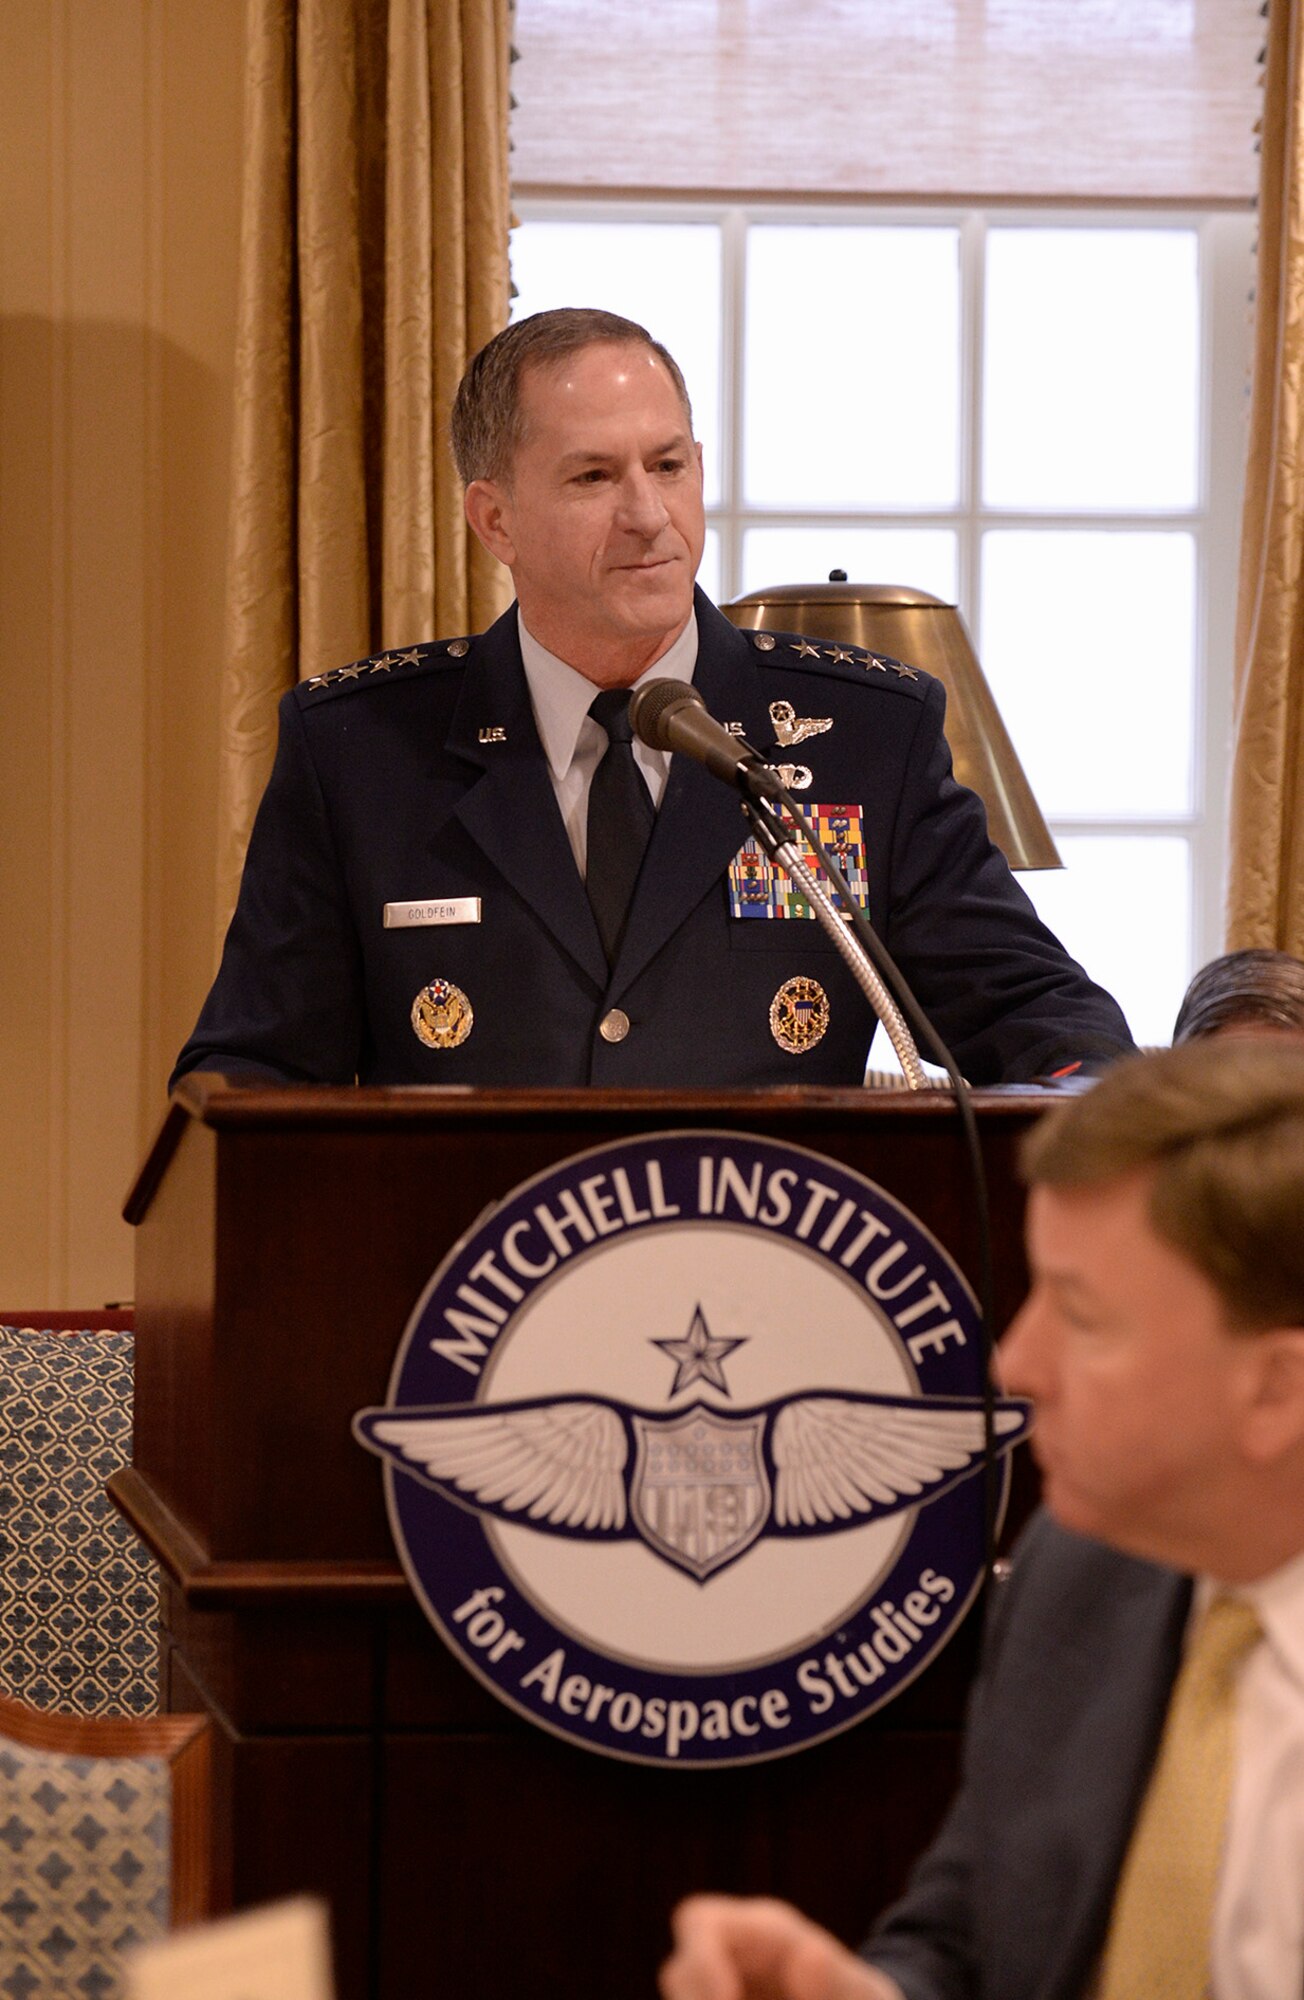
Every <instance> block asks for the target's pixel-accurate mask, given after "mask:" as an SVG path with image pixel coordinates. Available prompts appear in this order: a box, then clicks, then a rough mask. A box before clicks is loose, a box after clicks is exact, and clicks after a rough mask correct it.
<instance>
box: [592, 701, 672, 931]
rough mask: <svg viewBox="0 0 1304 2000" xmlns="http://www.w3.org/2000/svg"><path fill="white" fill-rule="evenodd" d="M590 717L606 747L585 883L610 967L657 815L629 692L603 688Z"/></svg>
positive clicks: (597, 775) (595, 792)
mask: <svg viewBox="0 0 1304 2000" xmlns="http://www.w3.org/2000/svg"><path fill="white" fill-rule="evenodd" d="M589 714H590V715H591V716H592V717H593V720H594V721H595V722H596V723H597V725H598V727H599V729H605V731H606V733H607V748H606V751H605V752H604V754H603V758H602V762H601V763H600V764H599V765H598V768H597V770H596V771H595V772H594V773H593V782H592V784H591V785H590V786H589V822H588V859H587V862H586V864H585V875H584V883H585V887H586V888H587V890H588V892H589V902H590V903H591V904H592V906H593V914H594V916H595V917H596V918H597V922H598V932H599V935H600V936H601V938H602V948H603V950H604V951H605V952H606V954H607V963H608V965H612V964H614V963H615V958H616V953H617V951H618V950H619V948H620V940H621V937H622V936H623V934H624V930H625V919H626V917H627V916H628V914H629V902H630V897H631V896H632V895H633V893H634V883H635V882H636V880H637V879H638V871H639V868H640V867H641V866H642V862H643V850H644V848H645V847H646V846H647V842H648V835H649V834H650V833H651V831H652V822H653V820H654V819H655V817H656V811H655V808H654V807H653V804H652V795H651V793H650V792H649V791H648V788H647V786H646V784H645V783H644V781H643V773H642V772H641V771H640V770H639V768H638V765H637V764H636V763H635V761H634V736H633V731H632V730H631V729H630V726H629V689H628V688H604V689H603V691H602V693H601V694H599V695H595V697H594V699H593V700H592V701H591V702H590V704H589Z"/></svg>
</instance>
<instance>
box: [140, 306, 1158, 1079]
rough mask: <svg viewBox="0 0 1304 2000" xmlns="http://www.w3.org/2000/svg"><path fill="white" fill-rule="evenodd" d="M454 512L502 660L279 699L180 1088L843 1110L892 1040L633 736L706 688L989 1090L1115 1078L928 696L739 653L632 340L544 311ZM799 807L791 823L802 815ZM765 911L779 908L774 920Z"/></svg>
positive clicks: (866, 663)
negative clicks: (772, 768) (833, 1105)
mask: <svg viewBox="0 0 1304 2000" xmlns="http://www.w3.org/2000/svg"><path fill="white" fill-rule="evenodd" d="M453 442H454V450H455V452H456V455H457V459H458V464H459V468H460V470H461V472H462V475H463V478H464V480H465V482H466V512H467V518H468V520H469V521H470V524H471V526H472V528H473V529H474V531H475V533H476V534H477V535H478V536H479V538H480V540H481V541H482V542H483V543H484V545H485V547H486V548H487V549H489V550H490V551H491V553H492V554H493V555H495V556H496V557H498V559H499V560H500V561H502V562H503V563H505V564H506V565H507V567H508V568H509V569H510V571H511V573H512V578H513V582H514V584H515V587H516V594H517V602H516V604H515V605H514V606H513V607H512V608H511V610H510V611H508V612H507V613H506V614H505V615H504V617H502V618H501V619H499V620H498V622H497V623H496V624H495V625H494V626H493V627H492V628H491V629H490V630H489V631H488V632H486V633H484V634H482V635H480V636H478V637H475V638H459V639H454V640H451V641H443V642H440V643H438V644H433V645H417V646H413V647H411V648H410V649H408V650H406V651H403V652H391V653H386V654H381V655H378V656H377V657H375V658H373V659H369V660H364V661H360V662H357V663H356V664H355V665H353V666H351V667H346V668H342V669H339V670H336V671H335V672H332V673H328V674H324V675H321V676H319V677H318V678H317V679H315V680H312V681H308V682H305V683H303V684H301V685H300V686H298V687H296V688H295V689H293V690H292V691H291V692H290V693H289V694H287V695H286V696H285V698H284V701H283V703H282V706H281V734H280V744H279V748H278V753H277V759H276V764H275V768H274V770H273V773H272V777H271V780H270V783H269V785H268V788H267V792H266V795H265V797H264V799H263V802H262V805H261V808H260V810H259V813H258V817H257V821H256V824H255V827H254V831H253V836H252V840H251V843H250V848H249V855H248V860H247V863H246V868H245V875H244V881H243V884H242V887H241V892H240V899H239V904H238V907H237V910H236V914H235V917H234V919H233V921H232V924H231V929H230V932H229V935H228V938H227V942H226V949H225V953H224V955H223V960H222V966H221V970H220V972H219V974H218V977H217V981H216V983H215V985H214V987H213V990H212V992H211V993H210V995H209V998H208V1001H207V1003H206V1004H205V1007H204V1009H203V1012H202V1014H201V1016H200V1019H199V1022H198V1025H197V1027H196V1029H195V1032H194V1034H193V1035H192V1037H191V1039H190V1041H189V1042H188V1043H187V1045H186V1047H185V1049H184V1050H183V1051H182V1055H181V1058H180V1061H179V1063H178V1066H177V1072H176V1074H177V1075H178V1076H179V1075H181V1074H184V1073H185V1072H186V1071H188V1070H193V1069H199V1068H209V1069H217V1070H222V1071H225V1072H227V1073H228V1074H233V1073H241V1074H249V1075H254V1076H261V1077H265V1078H281V1079H286V1080H292V1081H299V1080H303V1081H320V1082H347V1081H351V1080H353V1079H354V1078H356V1079H357V1080H359V1081H360V1082H363V1083H459V1084H555V1085H573V1084H583V1083H594V1084H606V1085H613V1086H617V1087H620V1086H627V1085H659V1086H691V1085H709V1084H726V1085H727V1084H776V1083H789V1082H793V1083H795V1082H804V1083H818V1084H853V1083H856V1082H858V1081H859V1080H860V1078H861V1076H862V1074H863V1071H864V1064H865V1055H866V1050H867V1047H868V1043H869V1039H870V1034H871V1031H872V1028H873V1025H874V1024H873V1020H872V1018H871V1016H870V1012H869V1009H868V1007H867V1005H866V1003H865V1001H864V999H863V998H862V996H861V994H860V992H859V990H858V989H857V988H856V986H855V985H854V983H853V981H852V980H851V977H850V975H849V973H848V972H847V970H846V968H845V967H844V965H843V963H842V961H841V959H840V957H839V956H838V955H837V953H836V951H835V949H834V947H833V946H832V945H831V944H830V942H829V941H828V940H827V939H826V937H825V935H824V933H823V931H822V930H821V928H820V927H819V925H818V923H817V922H815V921H814V919H813V918H812V917H811V916H810V914H809V912H808V909H807V906H806V905H805V903H804V902H802V901H800V900H799V899H796V898H794V897H793V896H792V895H791V894H790V893H789V891H788V888H787V885H786V883H784V882H783V881H782V880H776V879H775V877H774V874H773V871H772V870H771V867H770V864H769V863H768V861H764V860H763V859H762V858H760V857H758V855H757V854H756V852H755V851H754V850H749V849H746V848H745V847H744V842H745V840H746V835H747V828H746V825H745V823H744V821H743V818H742V816H741V811H740V806H739V801H738V799H737V797H736V796H735V795H733V794H732V793H731V791H730V790H729V789H728V788H727V787H726V786H723V785H721V784H720V783H718V781H717V780H715V779H714V778H712V777H711V776H710V775H709V774H708V773H707V772H706V771H705V770H704V769H703V768H702V767H701V766H699V765H698V764H696V763H693V762H690V761H689V760H687V759H686V758H683V757H673V758H672V757H671V756H669V755H668V754H667V753H665V752H661V751H656V750H651V749H648V748H646V747H645V746H643V745H642V744H634V745H631V744H630V742H629V740H628V720H627V714H626V711H627V700H625V699H621V698H620V694H621V691H623V690H629V689H633V688H635V687H638V686H639V685H640V684H641V683H642V682H643V681H644V680H646V679H653V678H658V677H661V676H667V677H670V678H674V679H678V680H682V681H691V682H693V684H694V686H695V687H696V689H697V691H698V692H699V693H700V695H701V697H702V699H703V701H704V702H705V704H706V706H707V708H708V709H709V710H710V711H711V713H712V714H713V715H714V716H716V717H717V718H718V719H719V720H720V721H721V722H723V723H725V724H726V725H727V726H729V727H734V728H737V729H739V730H741V732H742V734H744V735H745V736H746V737H747V738H748V739H749V740H750V741H751V742H753V743H755V744H756V745H758V747H760V748H761V749H762V750H764V752H765V753H766V754H767V756H769V757H770V758H771V759H772V761H774V762H776V763H778V762H782V761H785V759H786V755H787V752H788V750H789V749H790V747H791V745H792V744H793V743H794V742H800V743H801V746H802V747H801V758H802V763H803V766H804V767H805V768H804V770H803V772H802V777H803V779H805V776H806V772H807V771H809V774H810V776H809V785H808V787H807V795H808V798H809V802H810V810H811V811H812V813H814V814H817V815H819V816H820V818H821V819H822V820H824V821H836V822H837V823H838V834H839V839H840V840H841V841H842V843H843V845H844V847H845V849H846V851H847V853H848V855H850V856H851V857H852V858H853V862H854V867H853V873H854V875H855V876H856V878H857V881H858V884H859V886H860V887H861V889H862V890H863V891H864V893H865V899H866V901H867V905H868V908H869V912H870V915H871V917H872V919H873V921H874V922H875V923H876V925H877V926H878V928H879V930H880V932H881V933H882V935H883V936H884V937H885V939H886V942H887V944H888V947H889V949H890V950H891V951H892V952H893V953H894V955H895V957H896V959H897V961H898V963H899V964H900V966H901V967H902V970H903V971H904V973H905V975H906V977H907V978H908V979H909V980H910V981H911V983H912V985H913V986H914V988H915V990H916V992H917V994H918V996H919V998H920V1000H921V1001H922V1003H923V1005H924V1006H925V1008H926V1009H927V1010H928V1011H929V1013H930V1014H931V1016H932V1018H933V1021H934V1023H935V1025H936V1027H937V1029H938V1031H939V1032H940V1034H941V1035H942V1036H943V1038H944V1039H945V1040H946V1041H948V1042H949V1043H950V1045H951V1047H952V1048H953V1050H954V1052H955V1055H956V1057H957V1060H958V1061H959V1063H960V1066H961V1068H962V1069H963V1070H964V1071H965V1073H966V1074H967V1075H968V1076H969V1077H970V1078H971V1079H972V1080H973V1081H975V1082H992V1081H998V1080H1001V1079H1016V1078H1030V1077H1036V1076H1043V1075H1047V1074H1049V1073H1052V1072H1056V1071H1059V1070H1061V1069H1063V1068H1065V1067H1068V1066H1071V1065H1075V1064H1080V1063H1082V1062H1089V1063H1090V1062H1101V1061H1108V1060H1109V1058H1110V1057H1112V1056H1113V1055H1114V1054H1116V1053H1117V1052H1118V1051H1119V1050H1120V1049H1122V1048H1125V1047H1127V1046H1128V1045H1129V1041H1130V1038H1129V1036H1128V1032H1127V1027H1126V1024H1125V1022H1124V1020H1123V1017H1122V1015H1121V1014H1120V1012H1119V1010H1118V1008H1117V1007H1116V1006H1115V1004H1114V1002H1113V1001H1112V1000H1111V999H1110V997H1109V996H1108V994H1106V993H1104V992H1103V991H1102V990H1101V989H1100V988H1099V987H1097V986H1095V985H1093V984H1092V983H1091V981H1090V980H1089V979H1088V978H1087V977H1086V975H1085V973H1084V972H1083V971H1082V969H1081V968H1080V967H1079V966H1077V965H1076V964H1075V963H1074V962H1073V961H1072V960H1071V959H1070V958H1069V957H1068V956H1067V955H1066V954H1065V952H1064V950H1063V948H1062V947H1061V946H1060V945H1059V944H1058V942H1057V941H1056V939H1055V938H1054V937H1053V936H1052V935H1051V934H1050V932H1049V931H1047V930H1046V929H1045V928H1044V926H1043V925H1041V924H1040V923H1039V922H1038V920H1037V918H1036V916H1035V914H1034V912H1033V910H1032V907H1031V905H1030V903H1029V902H1028V900H1027V898H1026V897H1025V896H1024V894H1023V892H1022V890H1021V889H1019V887H1018V886H1017V885H1016V883H1015V882H1014V880H1013V878H1012V877H1011V875H1010V873H1009V870H1008V868H1007V867H1006V864H1005V862H1004V860H1003V859H1002V857H1001V856H1000V854H998V853H997V851H996V850H995V848H993V847H992V845H991V843H990V842H989V840H988V837H987V830H986V823H985V819H984V815H983V810H982V807H981V805H980V803H979V802H978V800H977V799H976V798H975V797H974V796H973V795H972V794H971V793H969V792H967V791H964V790H963V789H962V788H961V787H959V786H958V785H957V784H956V783H955V781H954V779H953V777H952V775H951V762H950V754H949V752H948V750H947V746H946V742H945V738H944V736H943V733H942V720H943V697H942V691H941V688H940V686H939V685H938V684H937V683H935V682H934V681H932V680H930V679H929V678H928V677H927V676H926V675H923V674H920V673H917V672H916V671H915V670H913V669H912V668H910V667H909V666H906V665H902V664H900V663H898V662H895V661H892V660H887V659H883V658H880V657H878V656H876V655H873V654H869V653H865V652H863V651H860V650H859V649H857V648H854V647H848V646H833V645H829V644H826V643H820V642H817V641H814V640H809V639H805V638H801V637H799V636H792V635H787V634H779V633H766V632H759V633H756V632H753V633H747V634H743V633H741V632H739V631H737V630H735V628H734V627H733V626H732V625H730V624H729V623H728V621H727V620H726V619H724V618H722V617H721V615H720V614H719V612H718V611H716V610H715V608H714V607H713V606H712V605H711V604H710V603H709V602H708V601H707V599H706V598H705V597H704V596H703V595H702V593H701V592H700V591H697V592H695V591H694V584H693V579H694V577H695V575H696V571H697V566H698V563H699V561H700V559H701V554H702V544H703V539H704V532H705V529H704V517H703V508H702V471H701V447H700V446H699V445H697V444H696V443H695V442H694V440H693V433H692V417H691V412H690V408H689V402H688V396H687V392H686V389H685V387H684V382H683V378H682V376H681V375H680V372H679V370H678V368H677V367H676V365H675V363H674V361H673V360H672V359H671V357H670V356H669V354H667V353H666V351H665V350H664V348H662V347H660V346H659V345H658V344H657V343H656V342H654V341H653V340H652V339H651V336H650V335H649V334H647V333H646V332H645V331H644V329H643V328H641V327H638V326H635V325H634V324H633V323H632V322H630V321H627V320H622V319H618V318H616V317H615V316H613V315H611V314H608V313H601V312H592V311H579V310H566V311H561V312H551V313H540V314H536V315H535V316H534V317H533V318H531V319H527V320H523V321H521V322H519V323H518V324H516V325H515V326H512V327H509V328H508V329H507V330H506V331H505V332H503V333H501V334H499V335H498V336H497V337H496V338H495V339H494V340H492V341H490V342H489V344H488V345H487V346H486V347H485V348H484V349H482V351H481V352H480V353H479V354H478V355H477V356H476V358H475V359H474V361H473V362H472V363H471V366H470V368H469V369H468V371H467V374H466V376H465V378H464V380H463V382H462V385H461V388H460V389H459V392H458V397H457V403H456V406H455V409H454V413H453ZM805 803H806V800H805V799H803V804H805ZM758 882H759V883H760V884H761V885H762V889H763V893H758Z"/></svg>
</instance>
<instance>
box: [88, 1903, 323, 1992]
mask: <svg viewBox="0 0 1304 2000" xmlns="http://www.w3.org/2000/svg"><path fill="white" fill-rule="evenodd" d="M127 1992H128V2000H334V1985H333V1981H332V1977H331V1956H330V1927H329V1920H328V1917H327V1912H326V1905H325V1904H324V1903H322V1902H319V1901H317V1900H316V1898H314V1897H311V1896H297V1897H295V1898H293V1899H292V1900H290V1901H288V1902H284V1903H268V1904H266V1905H265V1906H264V1907H263V1908H261V1909H257V1910H246V1911H242V1912H241V1913H240V1914H239V1915H238V1916H234V1917H222V1918H219V1919H218V1920H217V1921H216V1922H215V1923H211V1924H195V1925H193V1926H192V1927H190V1928H189V1929H186V1930H180V1931H174V1932H173V1933H172V1934H171V1936H170V1937H165V1938H160V1939H159V1940H158V1942H157V1943H155V1944H149V1945H145V1946H143V1947H142V1948H141V1950H140V1951H139V1952H137V1953H136V1955H135V1956H134V1957H133V1958H132V1960H131V1962H130V1967H129V1971H128V1983H127Z"/></svg>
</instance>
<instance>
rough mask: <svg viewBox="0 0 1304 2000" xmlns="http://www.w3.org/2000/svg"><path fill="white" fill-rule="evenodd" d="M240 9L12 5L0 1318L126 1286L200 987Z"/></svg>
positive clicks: (1, 490)
mask: <svg viewBox="0 0 1304 2000" xmlns="http://www.w3.org/2000/svg"><path fill="white" fill-rule="evenodd" d="M243 17H244V8H243V4H242V0H19V4H17V5H8V6H5V7H3V8H0V131H3V132H4V134H5V143H4V146H3V148H0V246H2V247H0V731H2V735H0V742H2V743H3V761H2V763H0V769H2V770H3V774H4V801H3V835H2V836H0V1310H4V1309H10V1308H21V1307H36V1306H41V1305H46V1306H55V1305H61V1304H69V1305H77V1306H81V1305H88V1306H90V1305H95V1304H102V1303H104V1302H106V1301H108V1300H110V1299H115V1298H129V1297H130V1296H131V1289H132V1275H131V1273H132V1263H131V1250H132V1246H131V1233H130V1231H129V1230H128V1229H127V1227H126V1225H125V1224H124V1223H123V1222H122V1221H121V1220H120V1216H119V1210H120V1208H121V1204H122V1198H123V1195H124V1194H125V1192H126V1189H127V1186H128V1184H129V1182H130V1179H131V1176H132V1174H133V1172H134V1170H135V1167H136V1164H137V1162H138V1159H139V1156H140V1153H141V1150H142V1147H143V1145H144V1144H145V1143H146V1141H147V1139H148V1136H149V1133H150V1131H151V1128H152V1126H153V1124H154V1123H155V1121H156V1120H157V1118H158V1116H159V1115H160V1113H161V1110H162V1106H163V1101H164V1099H163V1089H164V1083H165V1080H166V1076H167V1071H168V1069H169V1067H170V1064H171V1060H172V1056H173V1053H174V1051H175V1049H176V1048H177V1046H178V1044H179V1043H180V1041H181V1039H182V1038H183V1036H184V1035H185V1033H186V1031H187V1029H188V1028H189V1026H190V1022H191V1019H192V1018H193V1015H194V1012H195V1010H196V1008H197V1006H198V1003H199V1000H200V998H201V997H202V994H203V991H204V988H205V986H206V984H207V981H208V979H209V977H210V976H211V972H212V955H213V924H214V916H213V908H214V900H213V866H214V863H213V856H214V837H215V809H216V737H217V728H216V715H217V688H218V675H219V670H220V661H221V642H222V571H223V557H224V548H225V534H226V492H227V479H228V470H227V468H228V457H229V449H230V421H229V412H230V379H231V356H232V346H233V340H234V305H235V272H236V251H237V233H238V224H239V181H240V127H241V51H242V42H243V25H244V22H243Z"/></svg>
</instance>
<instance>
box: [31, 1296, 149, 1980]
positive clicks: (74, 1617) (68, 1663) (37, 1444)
mask: <svg viewBox="0 0 1304 2000" xmlns="http://www.w3.org/2000/svg"><path fill="white" fill-rule="evenodd" d="M132 1351H133V1336H132V1334H131V1333H130V1332H129V1331H125V1330H108V1331H101V1332H51V1331H48V1330H45V1329H42V1328H34V1327H16V1326H0V1694H5V1695H10V1696H13V1697H15V1698H17V1699H19V1700H21V1701H23V1702H25V1703H27V1704H28V1705H29V1706H31V1707H33V1708H38V1709H60V1710H63V1711H65V1712H69V1711H70V1712H72V1713H74V1714H79V1715H94V1716H129V1715H148V1714H150V1713H152V1712H153V1711H154V1710H155V1709H156V1708H157V1706H158V1584H157V1576H156V1572H155V1569H154V1564H153V1560H152V1558H151V1557H150V1555H149V1554H148V1552H147V1550H145V1549H144V1548H143V1547H142V1545H141V1544H140V1542H139V1541H138V1540H137V1538H136V1536H135V1535H134V1534H133V1533H132V1531H131V1529H130V1528H129V1527H128V1526H127V1524H126V1522H125V1521H123V1520H122V1519H121V1517H120V1516H119V1515H118V1514H117V1513H116V1512H115V1510H114V1508H113V1506H112V1504H111V1502H110V1501H109V1500H108V1499H107V1498H106V1496H105V1493H104V1482H105V1480H106V1479H107V1478H108V1477H109V1475H110V1474H111V1473H113V1472H115V1471H116V1470H117V1469H118V1467H119V1466H120V1465H124V1464H125V1463H126V1462H127V1460H128V1459H129V1458H130V1456H131V1416H132V1410H131V1393H132ZM0 1995H2V1996H3V2000H10V1996H9V1995H8V1993H7V1992H6V1991H5V1989H4V1987H3V1984H0Z"/></svg>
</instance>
